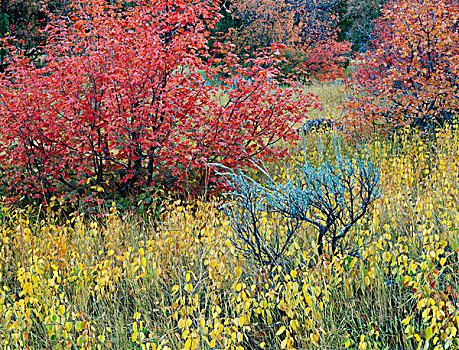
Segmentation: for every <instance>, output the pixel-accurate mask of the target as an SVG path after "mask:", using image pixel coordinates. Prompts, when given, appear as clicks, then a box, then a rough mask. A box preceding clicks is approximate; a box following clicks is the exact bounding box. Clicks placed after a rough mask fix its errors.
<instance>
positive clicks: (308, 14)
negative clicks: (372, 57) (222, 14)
mask: <svg viewBox="0 0 459 350" xmlns="http://www.w3.org/2000/svg"><path fill="white" fill-rule="evenodd" d="M334 5H335V1H331V0H304V1H293V2H292V1H286V0H279V1H275V0H235V1H234V2H233V3H232V7H231V10H232V12H233V16H235V17H236V18H239V19H241V20H242V22H243V25H242V26H241V27H240V28H238V29H236V30H234V31H233V32H232V35H231V40H232V41H233V43H235V44H236V46H237V47H238V48H239V51H240V52H247V51H249V52H253V51H254V50H257V49H260V48H263V47H268V46H270V45H271V44H272V43H275V42H277V43H281V44H283V45H285V46H287V48H288V50H287V53H288V55H287V56H288V57H289V60H288V61H289V62H288V64H286V65H285V67H284V68H286V69H285V70H286V71H287V73H290V72H291V71H293V70H295V71H296V72H299V73H301V75H302V76H303V77H304V78H305V79H306V80H309V79H310V78H318V79H320V80H328V79H335V78H337V77H342V76H343V69H342V68H343V63H344V62H345V60H346V56H347V54H348V53H349V52H350V44H349V43H347V42H344V43H339V42H337V27H336V23H335V22H336V21H335V20H336V19H335V17H334V15H333V14H332V11H333V6H334ZM284 73H285V72H284Z"/></svg>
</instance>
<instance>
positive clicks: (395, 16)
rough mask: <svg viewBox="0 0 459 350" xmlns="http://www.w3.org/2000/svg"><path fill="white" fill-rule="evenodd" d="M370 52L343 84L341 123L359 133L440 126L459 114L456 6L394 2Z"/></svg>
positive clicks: (442, 0)
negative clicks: (346, 91) (348, 95)
mask: <svg viewBox="0 0 459 350" xmlns="http://www.w3.org/2000/svg"><path fill="white" fill-rule="evenodd" d="M375 37H376V39H375V40H374V42H373V47H374V48H375V49H374V50H373V51H369V52H367V53H366V54H364V55H361V56H359V57H358V60H357V61H356V62H357V63H356V67H355V71H354V74H353V76H352V78H351V79H350V80H349V81H348V86H349V88H350V89H351V90H352V91H353V93H354V94H353V96H354V97H353V98H352V99H351V100H349V101H348V102H346V103H345V105H344V107H345V110H346V112H347V113H346V116H345V124H346V125H347V126H348V128H349V130H351V131H354V132H358V133H368V132H369V131H372V130H373V131H375V130H380V128H379V127H380V126H382V125H383V126H385V127H389V126H394V125H399V124H401V123H410V122H419V121H421V122H423V123H425V122H440V123H441V122H443V121H444V120H445V117H450V116H451V115H453V114H454V113H457V111H458V110H459V98H458V97H459V46H458V42H459V2H458V1H457V0H398V1H392V2H390V3H389V4H387V5H386V7H385V8H384V9H383V14H382V16H381V17H380V18H379V19H378V20H377V23H376V32H375Z"/></svg>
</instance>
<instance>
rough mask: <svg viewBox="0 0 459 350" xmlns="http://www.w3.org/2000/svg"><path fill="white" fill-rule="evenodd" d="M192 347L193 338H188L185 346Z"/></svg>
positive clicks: (186, 347)
mask: <svg viewBox="0 0 459 350" xmlns="http://www.w3.org/2000/svg"><path fill="white" fill-rule="evenodd" d="M190 348H191V338H188V339H187V341H186V342H185V347H184V349H185V350H187V349H190Z"/></svg>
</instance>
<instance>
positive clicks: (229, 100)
mask: <svg viewBox="0 0 459 350" xmlns="http://www.w3.org/2000/svg"><path fill="white" fill-rule="evenodd" d="M217 11H218V3H216V2H215V3H213V2H209V1H189V0H175V1H173V2H171V1H168V0H161V1H156V2H151V1H136V3H135V6H131V7H128V8H120V6H117V5H108V4H107V2H106V1H104V0H78V1H74V2H73V9H72V12H71V14H70V15H69V16H68V17H66V18H60V19H55V20H54V21H53V22H52V24H51V25H50V26H49V28H48V30H49V41H48V42H47V44H46V45H45V47H44V49H43V50H44V57H43V63H44V64H43V66H42V67H36V66H34V65H33V64H32V62H31V61H30V60H29V59H28V58H26V57H24V56H23V55H22V54H21V51H20V50H19V49H17V50H16V51H14V50H13V48H9V49H10V52H12V53H13V54H12V58H11V62H10V65H9V68H8V71H7V72H6V73H5V74H4V75H2V76H1V79H0V111H1V114H2V118H1V121H0V128H1V129H2V131H3V132H2V134H1V135H0V166H1V171H2V177H3V181H4V184H5V185H6V186H7V189H8V191H9V192H8V194H9V196H11V197H14V198H17V197H19V196H26V197H33V198H36V199H38V200H49V198H51V197H53V196H59V195H60V196H68V197H70V198H73V199H76V198H78V197H79V196H86V200H90V198H91V196H92V197H93V198H94V200H96V201H99V202H100V201H103V200H104V199H105V198H112V195H113V194H114V193H117V194H120V195H129V194H133V193H134V194H135V193H137V192H138V191H140V190H142V189H145V188H155V189H157V188H163V189H165V190H170V191H183V190H185V189H187V190H188V191H190V192H192V193H196V192H198V191H202V190H203V189H204V188H207V187H208V186H212V185H218V180H217V178H216V176H215V174H214V173H213V171H212V169H211V168H210V167H209V166H208V164H209V163H215V162H219V163H222V164H224V165H226V166H229V167H242V166H244V165H247V164H250V161H251V160H253V159H254V158H260V157H261V158H267V157H271V158H272V157H280V156H282V155H284V154H285V152H286V151H285V149H283V148H281V147H277V146H275V144H276V142H277V141H279V140H285V141H290V140H293V139H295V138H297V137H298V136H297V135H296V133H295V131H294V130H293V129H292V126H293V124H294V123H297V122H300V121H301V120H302V119H303V118H304V115H305V114H306V112H307V111H308V110H309V109H310V108H314V107H318V106H319V102H318V100H317V98H316V97H315V96H313V95H311V94H307V93H305V92H304V91H303V90H302V89H301V88H300V87H297V86H295V85H291V87H290V88H284V87H281V86H280V84H279V82H277V81H276V80H275V79H271V78H270V77H271V76H273V75H276V74H277V70H276V68H275V65H276V63H277V62H278V61H279V60H280V59H281V57H280V55H279V52H280V51H279V48H278V47H275V46H273V48H272V50H271V51H270V52H267V53H264V54H261V55H259V56H257V57H256V58H253V59H251V60H250V62H245V64H238V63H237V62H238V59H237V57H235V56H234V55H232V54H231V53H230V52H227V51H225V49H224V48H223V47H222V46H221V45H220V44H219V43H218V41H217V42H216V43H215V48H213V49H214V50H218V51H219V53H220V55H218V57H224V58H223V59H222V58H220V59H216V58H212V55H211V53H212V49H211V48H209V47H208V43H209V38H210V34H209V30H210V29H212V28H213V26H214V25H215V24H216V22H217V21H218V19H219V16H218V12H217ZM280 49H281V48H280ZM222 53H224V54H223V55H222ZM215 57H216V56H215ZM223 77H226V78H223ZM222 99H223V102H222Z"/></svg>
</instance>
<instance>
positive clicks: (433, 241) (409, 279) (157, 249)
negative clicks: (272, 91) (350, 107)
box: [0, 85, 459, 350]
mask: <svg viewBox="0 0 459 350" xmlns="http://www.w3.org/2000/svg"><path fill="white" fill-rule="evenodd" d="M311 89H313V90H314V92H315V93H316V94H318V95H319V97H320V98H321V100H322V103H323V104H324V111H323V112H321V113H322V114H320V115H317V116H315V117H320V116H327V117H328V116H331V117H333V118H337V117H338V116H339V113H340V112H339V111H338V110H337V106H338V102H337V101H339V99H340V98H342V95H340V93H339V91H338V90H339V87H337V86H325V85H318V86H312V87H311ZM319 137H320V138H321V140H322V141H323V143H324V145H325V146H324V147H327V145H329V144H330V139H331V135H330V132H319V133H316V132H313V133H311V134H309V135H307V136H306V140H305V143H304V147H305V152H304V153H300V152H298V148H299V147H300V143H298V147H292V148H291V152H290V155H289V157H287V158H285V159H283V161H281V162H277V163H271V164H268V165H267V166H268V168H269V169H270V171H272V172H273V173H275V174H276V176H277V177H278V178H279V179H286V178H287V177H288V176H289V173H288V172H287V170H286V169H287V168H288V164H290V163H294V162H302V161H303V157H304V154H306V155H308V157H309V158H311V159H316V158H317V154H316V153H314V152H317V150H316V148H315V146H316V144H317V142H318V139H319ZM366 146H367V147H368V150H369V152H370V153H371V155H372V157H373V160H374V161H375V163H376V164H378V167H379V169H380V176H381V193H382V195H381V197H380V198H379V199H378V200H377V201H376V202H375V203H373V205H372V206H371V207H370V209H369V212H368V213H367V215H366V216H364V217H363V218H362V219H361V220H359V222H357V224H356V225H354V227H353V228H352V231H351V232H350V234H349V236H348V237H347V239H348V240H349V241H350V242H351V243H353V244H355V245H357V246H358V247H359V250H358V252H359V254H354V255H352V254H334V255H330V254H324V255H323V256H321V257H319V256H318V254H317V244H316V236H317V233H316V232H315V231H314V230H313V229H312V228H311V227H310V226H304V227H302V228H301V229H300V231H299V233H298V235H297V237H296V238H295V241H294V242H293V244H292V245H291V246H290V247H289V249H288V251H287V252H286V256H287V257H288V259H289V261H290V262H291V263H290V264H289V265H288V266H277V267H274V268H273V267H267V266H260V264H258V263H257V262H256V261H253V260H250V259H245V258H243V257H242V256H241V254H240V252H238V251H237V250H236V249H235V247H234V245H233V244H232V243H231V240H232V239H233V238H234V237H233V235H234V233H233V231H232V230H231V227H230V224H229V222H228V220H227V218H226V217H225V216H224V215H222V213H221V211H220V210H219V206H220V205H221V204H222V200H223V199H214V200H211V201H209V200H201V201H199V200H198V201H193V202H187V203H185V202H180V201H174V200H171V201H170V202H167V203H165V204H163V207H162V209H161V211H160V214H159V219H158V218H156V216H155V215H152V214H151V213H150V212H148V211H146V212H143V213H132V212H129V210H118V209H117V208H116V207H115V206H113V207H111V208H107V210H105V211H101V214H100V215H98V216H93V217H89V216H87V215H86V216H85V215H83V214H81V215H80V214H74V215H71V216H67V217H66V216H64V215H63V214H59V213H56V212H52V211H48V212H47V211H46V210H45V209H43V208H36V207H27V208H15V207H13V206H8V207H7V206H4V207H2V210H1V214H0V223H1V224H0V227H1V228H0V234H1V240H2V244H1V248H0V315H1V316H0V345H1V347H2V349H164V350H165V349H237V350H240V349H330V350H331V349H344V348H350V349H359V350H365V349H368V350H370V349H458V348H459V339H458V337H457V330H458V328H459V314H458V313H457V311H458V306H459V304H458V291H457V288H458V281H459V266H458V258H459V240H458V239H459V233H458V232H459V202H458V198H459V184H458V181H457V178H458V174H459V167H458V164H459V163H458V160H459V130H458V129H457V128H455V127H447V128H445V129H441V130H440V129H439V130H437V131H436V132H435V135H427V134H421V133H419V132H418V131H417V130H410V129H405V130H404V131H403V132H400V133H398V134H396V135H393V136H392V137H390V138H389V137H384V138H382V137H381V138H379V139H378V138H373V139H371V140H370V141H367V145H366ZM342 147H343V149H344V151H345V152H347V153H349V154H352V153H353V152H354V151H355V149H356V147H358V146H357V145H356V144H355V143H354V142H350V141H346V140H344V141H343V145H342ZM254 176H256V174H254ZM271 224H272V221H269V220H267V219H266V220H265V221H264V223H263V227H262V229H263V230H265V231H266V232H267V233H268V235H269V233H270V232H271V233H272V232H273V230H274V228H273V227H272V225H271Z"/></svg>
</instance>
